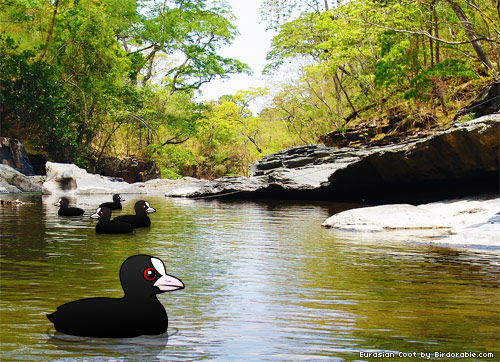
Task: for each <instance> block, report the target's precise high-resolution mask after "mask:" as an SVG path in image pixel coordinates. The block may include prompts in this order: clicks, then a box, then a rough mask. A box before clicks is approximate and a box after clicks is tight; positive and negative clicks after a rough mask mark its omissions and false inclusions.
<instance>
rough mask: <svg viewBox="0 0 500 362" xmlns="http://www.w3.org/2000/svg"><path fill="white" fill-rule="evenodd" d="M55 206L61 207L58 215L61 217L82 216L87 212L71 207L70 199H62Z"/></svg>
mask: <svg viewBox="0 0 500 362" xmlns="http://www.w3.org/2000/svg"><path fill="white" fill-rule="evenodd" d="M54 206H59V210H58V211H57V214H58V215H61V216H81V215H83V213H84V212H85V211H83V210H82V209H80V208H78V207H69V199H68V198H67V197H61V198H60V199H59V201H58V202H56V203H55V204H54Z"/></svg>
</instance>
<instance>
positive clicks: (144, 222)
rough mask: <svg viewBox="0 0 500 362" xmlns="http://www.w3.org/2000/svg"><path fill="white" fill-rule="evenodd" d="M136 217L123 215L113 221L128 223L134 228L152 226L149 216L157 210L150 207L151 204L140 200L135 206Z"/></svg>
mask: <svg viewBox="0 0 500 362" xmlns="http://www.w3.org/2000/svg"><path fill="white" fill-rule="evenodd" d="M134 209H135V215H121V216H117V217H115V218H114V219H113V221H121V222H126V223H127V224H130V225H132V226H133V227H134V228H142V227H149V226H151V220H149V217H148V214H149V213H151V212H155V211H156V210H155V209H153V208H152V207H151V206H149V202H147V201H144V200H139V201H137V202H136V203H135V205H134Z"/></svg>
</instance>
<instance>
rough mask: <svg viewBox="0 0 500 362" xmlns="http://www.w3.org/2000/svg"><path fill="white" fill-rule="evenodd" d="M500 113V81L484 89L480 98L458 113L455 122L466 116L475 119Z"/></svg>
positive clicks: (479, 95) (480, 93)
mask: <svg viewBox="0 0 500 362" xmlns="http://www.w3.org/2000/svg"><path fill="white" fill-rule="evenodd" d="M498 112H500V81H494V82H492V83H491V84H489V85H487V86H486V87H484V88H483V89H482V90H481V91H480V92H479V94H478V96H477V97H476V98H475V99H474V100H473V101H472V102H471V103H469V104H468V105H467V106H466V107H464V108H462V109H461V110H459V111H458V112H457V114H456V115H455V117H454V120H456V119H459V118H460V117H462V116H464V115H466V114H472V115H473V116H474V118H478V117H481V116H485V115H488V114H493V113H498Z"/></svg>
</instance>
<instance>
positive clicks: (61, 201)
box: [54, 197, 69, 207]
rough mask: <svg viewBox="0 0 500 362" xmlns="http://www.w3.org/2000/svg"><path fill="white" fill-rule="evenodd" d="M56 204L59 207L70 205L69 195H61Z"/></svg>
mask: <svg viewBox="0 0 500 362" xmlns="http://www.w3.org/2000/svg"><path fill="white" fill-rule="evenodd" d="M54 206H59V207H68V206H69V199H68V198H67V197H61V198H60V199H59V201H57V202H56V203H55V204H54Z"/></svg>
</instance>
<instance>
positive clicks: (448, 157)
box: [170, 115, 500, 203]
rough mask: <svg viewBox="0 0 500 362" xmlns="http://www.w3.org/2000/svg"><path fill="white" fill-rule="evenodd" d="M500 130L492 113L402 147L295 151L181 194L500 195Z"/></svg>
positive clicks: (400, 198) (336, 197)
mask: <svg viewBox="0 0 500 362" xmlns="http://www.w3.org/2000/svg"><path fill="white" fill-rule="evenodd" d="M499 125H500V115H489V116H485V117H482V118H479V119H476V120H473V121H469V122H466V123H463V124H457V125H455V126H453V127H450V128H449V129H448V130H446V131H441V132H437V133H435V134H432V135H427V136H426V137H423V138H418V137H417V138H412V139H408V140H406V141H404V142H401V143H397V144H389V145H380V146H372V147H363V148H348V147H346V148H341V149H333V148H327V147H324V146H316V145H309V146H301V147H293V148H291V149H288V150H284V151H280V152H278V153H276V154H273V155H268V156H265V157H263V159H262V160H261V161H258V162H256V163H255V164H253V165H252V166H251V174H252V175H253V176H251V177H224V178H220V179H216V180H213V181H210V182H207V183H205V184H204V185H203V186H201V187H199V188H197V189H192V190H190V191H189V192H183V193H182V196H187V197H214V196H224V195H227V196H230V197H233V198H234V197H236V198H237V197H265V198H276V199H279V198H306V199H319V200H333V201H355V202H360V201H361V202H374V203H378V202H384V203H387V202H397V203H400V202H411V203H413V202H415V200H419V199H420V200H429V201H430V200H442V199H446V198H451V197H456V196H457V195H460V194H461V193H469V194H474V193H482V192H485V191H487V190H491V189H495V188H496V189H498V172H499V154H498V148H499V138H500V135H499ZM180 194H181V193H179V194H177V193H176V191H175V190H174V191H173V192H172V193H171V194H170V196H180Z"/></svg>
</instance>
